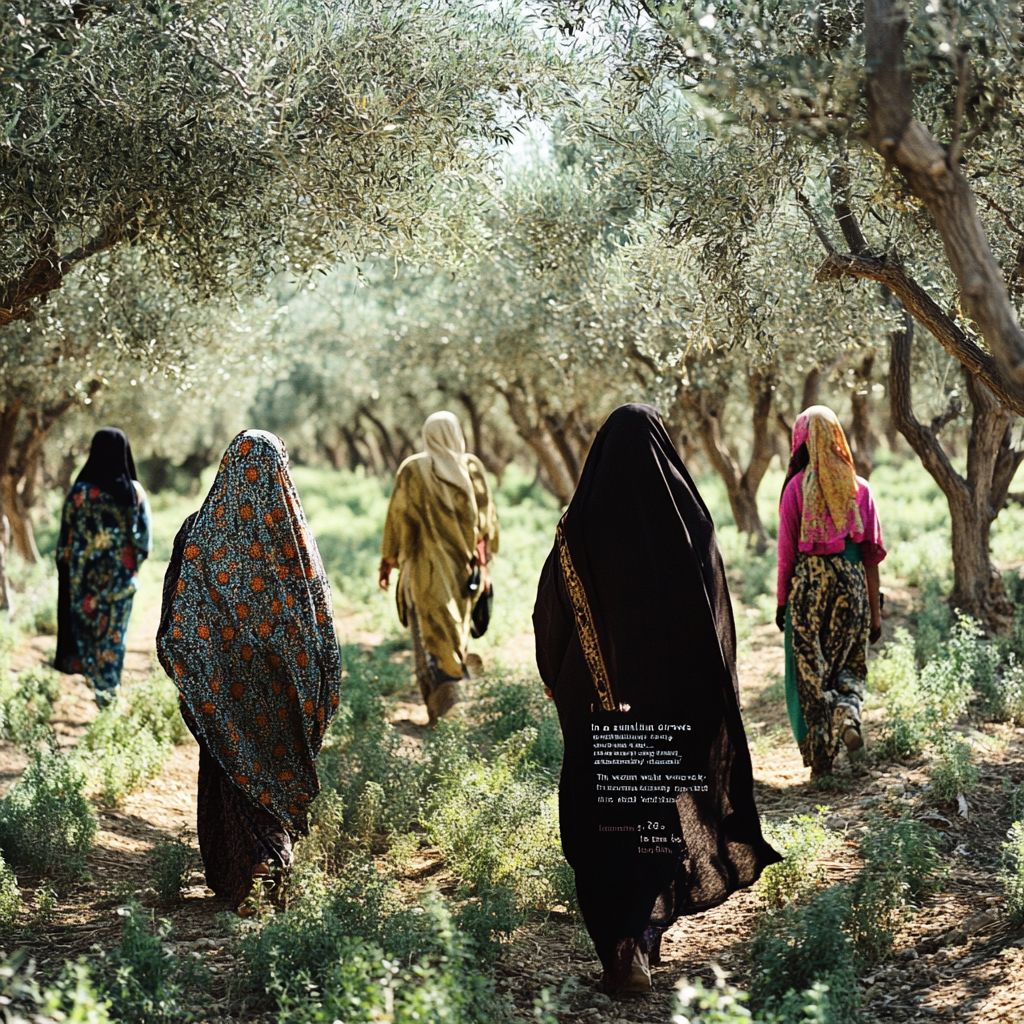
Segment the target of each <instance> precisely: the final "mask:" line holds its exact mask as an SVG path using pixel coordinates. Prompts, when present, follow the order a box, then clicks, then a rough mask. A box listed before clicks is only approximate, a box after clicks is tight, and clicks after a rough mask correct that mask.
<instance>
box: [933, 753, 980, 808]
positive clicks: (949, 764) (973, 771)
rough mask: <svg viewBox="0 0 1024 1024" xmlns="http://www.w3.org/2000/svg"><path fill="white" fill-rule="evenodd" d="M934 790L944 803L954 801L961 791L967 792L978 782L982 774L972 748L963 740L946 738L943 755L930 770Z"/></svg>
mask: <svg viewBox="0 0 1024 1024" xmlns="http://www.w3.org/2000/svg"><path fill="white" fill-rule="evenodd" d="M928 777H929V778H930V779H931V782H932V791H933V792H934V793H935V796H936V798H937V799H939V800H941V801H942V802H943V803H949V804H951V803H953V802H954V801H955V800H956V798H957V796H958V795H959V794H961V793H963V794H967V793H969V792H970V791H971V790H972V789H974V787H975V786H976V785H977V784H978V780H979V779H980V778H981V774H980V773H979V771H978V769H977V768H976V767H975V766H974V764H973V763H972V758H971V748H970V747H969V746H968V745H967V744H966V743H964V742H963V741H962V740H946V741H945V742H944V743H943V744H942V756H941V757H940V759H939V761H938V763H937V764H936V765H935V767H933V768H932V769H931V771H929V772H928Z"/></svg>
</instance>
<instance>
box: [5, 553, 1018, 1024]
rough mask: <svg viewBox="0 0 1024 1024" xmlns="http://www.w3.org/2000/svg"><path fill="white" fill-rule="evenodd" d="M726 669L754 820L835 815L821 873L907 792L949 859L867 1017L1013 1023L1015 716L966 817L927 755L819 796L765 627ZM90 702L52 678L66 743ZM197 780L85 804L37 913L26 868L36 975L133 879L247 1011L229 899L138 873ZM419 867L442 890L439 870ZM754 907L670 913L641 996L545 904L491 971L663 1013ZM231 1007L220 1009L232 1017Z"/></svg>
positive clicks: (74, 946)
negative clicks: (61, 883)
mask: <svg viewBox="0 0 1024 1024" xmlns="http://www.w3.org/2000/svg"><path fill="white" fill-rule="evenodd" d="M154 569H156V570H158V571H159V568H158V567H156V566H154ZM154 575H156V573H154ZM896 610H898V609H896ZM138 612H139V615H138V617H137V618H136V619H135V621H133V623H132V629H131V631H130V633H129V658H128V662H127V671H126V679H127V685H131V681H132V680H133V679H137V678H140V677H144V676H146V675H148V674H149V671H150V664H151V656H152V640H151V639H149V638H151V637H152V636H153V634H154V632H155V626H156V619H157V611H156V604H155V602H149V603H148V604H142V605H140V607H139V609H138ZM889 628H891V627H889V626H887V632H888V631H889ZM339 629H341V630H342V631H343V633H344V635H345V636H346V639H347V640H349V641H352V640H356V639H358V641H359V642H364V643H369V644H372V643H375V642H379V641H380V639H382V638H378V637H377V636H376V635H374V634H372V633H368V632H367V633H364V632H363V631H362V630H361V626H360V623H359V621H358V619H356V618H353V617H346V618H345V619H344V621H343V623H342V622H339ZM52 649H53V639H52V638H48V637H37V638H33V639H32V640H30V641H28V642H26V643H25V644H24V645H23V646H22V647H21V649H19V651H18V652H16V658H15V663H14V664H15V667H18V668H21V667H25V666H27V665H29V664H39V663H43V662H44V661H45V660H46V659H47V657H52ZM524 651H525V652H527V654H526V655H524V654H523V653H522V652H524ZM529 651H530V645H529V644H528V643H527V642H526V641H525V639H524V638H515V640H513V641H512V642H510V644H509V651H508V654H507V657H508V661H510V662H518V661H519V660H522V659H523V658H524V657H527V656H528V654H529ZM398 657H401V655H398ZM739 669H740V681H741V692H742V699H743V704H744V714H745V718H746V722H747V729H748V734H749V735H750V737H751V754H752V758H753V763H754V772H755V780H756V792H757V800H758V806H759V808H760V809H761V812H762V814H763V815H764V817H765V818H766V819H768V820H783V819H785V818H787V817H789V816H790V815H793V814H804V813H813V812H814V811H815V810H816V808H818V807H820V806H821V805H828V807H829V808H830V812H831V815H832V817H830V818H829V821H830V823H831V824H832V825H833V826H834V827H835V829H836V830H838V831H841V832H843V833H844V834H845V836H846V837H847V838H846V841H845V843H843V844H842V845H841V846H840V847H839V849H838V851H837V852H836V853H835V854H834V855H832V860H830V861H829V862H828V863H827V864H826V865H825V867H826V869H827V871H828V875H829V879H830V880H835V881H839V880H842V879H847V878H850V877H852V875H853V874H854V873H855V872H856V870H857V866H858V864H857V858H856V850H857V842H856V837H857V834H858V831H859V830H860V829H862V828H863V826H864V824H865V822H866V820H867V815H868V814H869V813H870V812H871V811H872V810H873V809H875V808H878V807H881V806H883V805H890V806H892V807H894V808H895V809H901V808H904V807H905V808H907V809H909V810H911V811H912V812H913V813H914V814H915V815H916V816H919V817H920V816H922V815H927V816H928V817H927V820H929V822H930V823H931V824H933V825H935V826H937V827H938V828H939V830H940V831H941V832H942V833H943V843H944V848H943V853H944V854H946V855H947V856H948V857H949V858H950V859H951V862H952V873H951V878H950V882H949V884H948V885H947V886H946V887H945V889H944V891H943V892H942V893H941V894H940V895H938V896H936V897H935V898H934V899H932V900H930V901H928V903H927V905H926V907H925V908H924V909H923V910H922V912H921V913H919V914H917V915H916V916H915V917H914V918H913V919H912V921H911V922H910V924H909V925H908V927H907V929H906V930H905V932H904V933H903V934H902V935H900V936H899V938H898V939H897V948H896V951H895V953H894V955H893V956H892V957H891V958H890V959H889V960H888V961H886V962H885V963H884V964H883V965H881V966H880V967H879V968H878V969H877V970H876V971H875V972H874V973H873V974H871V975H869V976H868V977H866V978H864V979H863V982H862V984H863V989H864V998H865V1001H866V1005H865V1011H864V1016H865V1020H867V1021H871V1022H889V1021H898V1022H904V1021H930V1020H946V1021H960V1022H965V1024H966V1022H976V1024H1020V1022H1021V1021H1022V1020H1024V938H1022V937H1021V934H1020V933H1019V932H1018V933H1016V934H1011V932H1010V930H1009V929H1008V927H1007V926H1006V925H1005V924H1004V923H1003V922H1002V919H1001V918H1000V917H999V915H998V910H999V907H1000V904H1001V902H1002V892H1001V887H1000V885H999V883H998V881H997V879H996V875H995V872H996V870H997V866H998V858H999V853H1000V846H1001V843H1002V840H1003V838H1004V836H1005V833H1006V829H1007V828H1008V827H1009V820H1008V815H1009V808H1008V806H1007V797H1006V794H1005V791H1004V790H1005V785H1006V780H1010V781H1012V783H1014V784H1017V783H1020V782H1021V781H1022V777H1024V764H1022V754H1024V729H1018V730H1013V729H1011V728H1008V727H1000V726H986V727H985V729H984V733H985V735H987V736H988V737H989V738H990V740H991V742H990V744H989V746H988V749H987V752H986V753H985V754H984V756H983V757H979V761H980V767H981V769H982V771H983V778H982V782H981V784H980V785H979V787H978V789H977V790H975V791H974V793H973V794H972V798H971V803H972V813H971V820H970V821H964V820H963V819H961V818H959V817H957V816H956V814H955V813H954V812H953V811H952V810H951V809H949V808H936V807H935V806H934V805H933V804H931V803H929V797H928V794H927V792H925V791H924V790H923V789H922V787H923V786H924V784H925V782H926V781H927V780H926V776H925V773H924V770H923V769H924V763H923V762H920V763H908V764H904V765H897V766H877V765H871V766H869V767H870V768H871V769H872V770H871V771H870V772H869V773H866V774H864V775H862V776H858V777H853V776H852V775H850V774H849V772H848V769H846V770H845V772H846V773H845V774H843V775H841V778H840V788H839V789H838V790H836V791H833V792H828V793H825V792H822V791H820V790H818V789H815V788H812V787H811V785H810V783H809V779H808V772H807V770H806V769H804V768H803V766H802V764H801V761H800V757H799V753H798V752H797V750H796V747H795V745H794V744H793V741H792V738H791V736H790V734H789V731H788V723H787V719H786V711H785V701H784V697H783V695H782V693H781V687H780V683H779V680H780V678H781V674H782V648H781V643H780V640H779V636H778V633H777V632H776V631H775V629H774V627H773V626H762V627H757V628H756V629H755V630H754V634H753V636H752V638H751V640H750V642H749V643H748V649H747V651H746V653H744V654H743V656H742V657H741V660H740V666H739ZM94 714H95V705H94V704H93V702H92V699H91V693H90V691H89V689H88V687H87V686H86V685H85V684H84V682H83V681H82V680H80V679H77V678H75V677H70V678H69V677H64V695H63V697H62V700H61V702H60V704H59V705H58V708H57V713H56V715H55V719H54V725H55V728H56V729H57V731H58V734H59V735H60V737H61V741H62V742H63V743H73V742H75V740H76V738H77V736H79V735H80V734H81V733H82V731H84V729H85V728H86V727H87V725H88V722H89V721H90V720H91V718H92V717H93V716H94ZM876 717H877V713H876ZM392 719H393V722H394V724H395V727H396V729H398V731H399V732H400V733H401V734H402V735H403V741H404V742H405V743H406V744H409V745H417V746H418V745H419V744H420V743H421V742H422V736H423V732H424V729H425V727H426V713H425V709H424V708H423V707H422V704H421V703H420V701H419V699H418V697H417V695H416V693H415V691H413V690H410V691H408V692H406V693H403V694H399V695H397V696H396V697H395V698H394V704H393V712H392ZM869 723H870V716H869ZM869 738H870V733H869ZM23 764H24V758H23V757H22V755H21V754H20V752H19V751H17V750H16V749H15V748H13V747H11V745H10V744H0V784H4V785H6V784H7V783H9V781H10V780H11V779H12V778H14V777H16V776H17V774H19V773H20V771H21V768H22V766H23ZM196 781H197V756H196V748H195V746H194V745H189V746H182V747H178V748H177V749H176V750H175V751H174V753H173V755H172V757H171V758H170V759H169V761H168V762H167V764H166V765H165V767H164V770H163V772H162V774H161V775H160V777H159V778H158V779H156V780H155V781H154V782H153V783H152V784H151V785H149V786H147V787H146V789H144V790H143V791H141V792H139V793H136V794H134V795H133V796H131V797H130V798H128V800H127V801H126V802H125V805H124V806H123V807H121V808H119V809H118V810H116V811H112V810H110V809H105V808H101V807H98V808H97V813H98V815H99V823H100V832H99V834H98V837H97V841H96V846H95V849H94V852H93V854H92V856H91V857H90V858H89V868H90V871H91V876H92V877H91V880H90V881H87V882H84V883H82V884H80V885H78V886H77V887H75V888H73V889H72V890H71V891H69V892H66V893H64V894H63V895H62V897H61V898H60V900H59V904H58V906H57V909H56V911H55V912H54V913H52V915H50V916H49V918H46V917H45V916H40V915H39V914H38V913H37V911H36V910H35V909H33V908H34V907H36V906H37V905H38V900H37V896H38V892H37V890H38V889H40V888H41V885H40V881H39V880H38V879H35V878H32V877H30V876H27V875H25V876H21V877H20V878H19V882H20V883H21V885H22V892H23V898H24V901H25V904H26V908H27V909H26V918H33V915H35V919H34V920H32V921H30V922H29V928H28V933H27V937H26V941H25V942H23V943H21V944H24V945H27V946H28V948H29V949H30V950H31V951H32V953H33V955H34V956H35V957H36V958H37V961H38V963H39V964H40V967H41V968H42V969H43V971H44V972H45V971H46V970H47V969H51V970H52V969H55V968H56V967H58V966H59V965H60V964H61V963H63V962H64V961H65V960H67V959H69V958H74V957H77V956H79V955H82V954H85V953H87V952H88V951H89V950H90V948H91V947H92V946H93V945H94V944H97V943H98V944H100V945H102V946H106V947H109V946H111V945H113V944H114V943H115V942H116V941H117V939H118V936H119V924H120V918H119V916H118V914H117V908H118V907H119V906H122V905H123V903H124V901H125V899H126V898H127V897H128V896H129V895H131V894H134V895H135V896H137V897H138V898H140V899H141V900H142V901H143V902H144V903H145V904H147V905H149V906H152V907H154V910H155V913H156V915H157V916H160V917H162V916H166V917H168V918H170V919H171V920H172V921H173V924H174V929H175V936H174V941H175V942H176V943H177V949H178V950H179V951H180V952H189V953H198V954H201V955H202V956H203V957H204V959H205V961H206V963H207V965H208V966H209V967H210V970H211V972H212V979H211V984H210V986H209V989H208V993H207V996H206V1004H205V1005H204V1012H205V1014H206V1020H208V1021H209V1022H211V1024H213V1022H217V1021H224V1022H225V1024H226V1022H227V1021H228V1020H232V1021H240V1020H245V1019H251V1018H247V1017H246V1015H245V1012H244V1008H240V1007H239V1005H238V1004H237V1003H236V1002H232V1001H231V999H230V998H229V997H230V993H229V980H230V978H231V977H232V976H233V974H234V969H235V962H234V959H233V954H232V948H233V940H232V939H231V935H230V924H229V923H228V922H229V921H230V918H231V915H229V914H223V912H224V911H228V910H230V909H231V908H230V907H228V905H227V904H226V903H225V902H223V901H220V900H217V899H216V898H214V897H213V895H212V893H211V892H210V890H208V889H206V888H205V886H204V885H203V884H202V878H201V875H199V874H198V873H197V874H196V875H195V876H194V881H195V885H194V886H193V887H192V888H191V889H190V890H189V891H188V892H187V893H186V895H185V897H184V899H182V900H181V901H179V902H177V903H174V904H172V905H168V906H159V905H157V904H156V903H155V893H154V892H153V890H152V889H149V888H148V879H149V873H150V872H149V865H148V862H147V858H148V856H149V853H150V851H151V850H152V848H153V846H154V845H155V844H156V843H157V842H158V841H159V840H160V839H161V838H164V837H173V836H175V835H177V834H179V832H180V830H181V829H182V828H183V827H184V828H187V829H192V828H194V823H195V793H196ZM435 859H436V854H434V853H432V851H429V850H427V851H421V853H420V855H419V856H418V857H417V859H416V861H415V862H414V864H413V866H412V868H411V869H410V874H411V875H418V876H420V877H422V874H423V866H424V865H425V864H427V865H429V864H430V863H431V862H432V861H433V860H435ZM197 866H201V865H198V864H197ZM431 877H432V880H433V881H434V882H435V883H436V884H439V885H441V886H442V888H443V887H444V884H445V879H444V877H443V874H433V875H432V876H431ZM757 911H758V896H757V895H756V894H755V893H753V892H749V891H748V892H742V893H740V894H738V895H737V896H735V897H733V898H732V899H730V900H729V901H728V902H727V903H725V904H724V905H723V906H721V907H718V908H716V909H715V910H712V911H709V912H707V913H705V914H703V915H700V916H699V917H694V918H685V919H683V920H681V921H679V922H678V923H677V924H676V925H675V926H674V927H673V928H672V929H670V930H669V932H667V933H666V935H665V939H664V960H663V964H662V966H661V967H659V968H657V969H656V971H655V993H654V995H653V996H651V997H650V998H647V999H644V1000H637V999H626V1000H621V1001H620V1000H611V999H608V998H607V997H605V996H603V995H601V994H599V993H598V992H597V990H596V988H595V982H596V981H597V980H598V979H599V973H600V971H599V965H598V963H597V961H596V960H594V959H592V958H591V957H590V956H589V955H588V954H587V953H586V952H583V951H582V950H583V948H584V947H583V944H582V943H580V942H579V941H578V937H577V935H576V929H575V927H574V925H573V924H572V923H571V921H569V920H568V919H567V918H566V917H564V916H562V915H558V914H553V915H552V916H551V917H550V918H549V920H548V921H547V922H543V923H534V924H531V925H529V926H528V927H525V928H522V929H520V931H519V932H518V933H517V935H516V937H515V940H514V941H513V943H511V944H510V946H509V947H508V949H507V950H506V952H505V953H504V954H503V955H502V958H501V961H500V964H499V971H498V973H499V984H500V986H501V988H502V990H503V991H506V992H507V993H508V994H509V995H510V996H511V997H512V998H513V1000H514V1001H515V1004H516V1006H517V1008H518V1010H519V1012H520V1014H521V1016H522V1018H523V1019H524V1021H525V1020H526V1019H530V1020H532V1019H534V999H535V998H536V997H537V995H538V993H539V992H540V990H542V989H545V988H547V989H554V990H557V989H559V988H561V987H563V986H564V985H565V984H566V980H567V979H570V981H571V979H576V980H575V986H576V994H575V995H572V996H570V1004H569V1005H570V1006H571V1010H570V1011H568V1012H564V1013H561V1014H559V1019H560V1020H561V1021H562V1022H563V1024H568V1022H588V1024H590V1022H597V1024H603V1022H613V1024H614V1022H628V1024H634V1022H635V1024H640V1022H644V1024H647V1022H651V1024H653V1022H659V1024H664V1022H667V1021H668V1020H669V1019H670V1005H671V994H672V990H673V986H674V985H675V983H676V981H677V980H678V979H680V978H681V977H689V978H696V977H701V978H703V979H704V980H705V981H706V982H708V983H710V982H712V981H713V980H714V975H713V972H712V966H711V965H712V964H718V965H721V967H723V968H724V969H725V970H727V971H729V972H730V973H731V975H732V981H733V982H734V983H736V984H738V985H740V986H742V987H746V986H747V985H748V983H749V977H748V972H749V966H748V963H747V961H746V959H745V952H744V949H745V944H746V943H747V941H748V939H749V936H750V933H751V926H752V922H753V920H754V917H755V915H756V913H757ZM992 911H995V913H992ZM222 915H223V916H222ZM979 921H980V922H981V923H979ZM8 952H10V950H8ZM229 1007H230V1010H231V1013H232V1016H228V1015H227V1010H228V1008H229Z"/></svg>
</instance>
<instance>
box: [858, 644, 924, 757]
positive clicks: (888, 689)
mask: <svg viewBox="0 0 1024 1024" xmlns="http://www.w3.org/2000/svg"><path fill="white" fill-rule="evenodd" d="M867 685H868V693H869V694H872V695H874V694H880V695H882V696H884V698H885V700H884V704H885V707H886V711H887V714H886V718H885V721H884V722H883V723H882V726H881V729H880V730H879V736H878V739H877V741H876V742H875V753H876V754H877V755H878V756H879V757H882V758H886V759H889V758H896V759H899V758H904V757H911V756H913V755H914V754H918V753H920V752H921V751H922V750H923V749H924V745H925V743H926V742H927V739H928V723H927V720H926V719H925V717H924V714H923V704H922V695H921V686H920V680H919V677H918V671H917V663H916V660H915V654H914V639H913V637H911V635H910V634H909V633H908V632H907V631H906V630H905V629H902V628H900V629H897V630H896V636H895V638H894V639H893V640H892V641H891V642H890V643H888V644H886V645H885V647H884V648H883V649H882V651H881V653H880V654H879V655H878V657H877V658H875V659H874V660H873V661H872V662H871V664H870V665H869V666H868V680H867Z"/></svg>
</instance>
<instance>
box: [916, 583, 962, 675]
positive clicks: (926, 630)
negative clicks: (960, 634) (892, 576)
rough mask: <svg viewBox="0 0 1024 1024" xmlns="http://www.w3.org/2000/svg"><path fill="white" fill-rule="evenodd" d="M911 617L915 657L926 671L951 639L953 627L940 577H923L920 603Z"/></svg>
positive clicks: (919, 597)
mask: <svg viewBox="0 0 1024 1024" xmlns="http://www.w3.org/2000/svg"><path fill="white" fill-rule="evenodd" d="M908 617H909V619H910V624H911V626H912V628H913V632H914V656H915V657H916V659H917V664H918V665H920V666H922V667H923V666H924V665H926V664H927V663H928V662H929V661H931V660H932V659H934V658H935V656H936V655H937V654H938V653H939V650H940V649H941V647H942V645H943V644H944V643H945V642H946V641H947V640H948V639H949V634H950V626H951V624H952V613H951V612H950V610H949V605H947V604H946V600H945V597H944V595H943V593H942V581H941V580H940V579H939V577H938V576H936V575H934V574H932V573H929V574H927V575H924V576H922V578H921V582H920V591H919V593H918V598H917V602H916V604H915V607H914V609H913V611H911V613H910V615H909V616H908Z"/></svg>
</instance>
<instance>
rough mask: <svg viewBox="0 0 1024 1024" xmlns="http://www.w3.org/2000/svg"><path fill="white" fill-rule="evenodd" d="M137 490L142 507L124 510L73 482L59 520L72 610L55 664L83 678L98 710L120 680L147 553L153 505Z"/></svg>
mask: <svg viewBox="0 0 1024 1024" xmlns="http://www.w3.org/2000/svg"><path fill="white" fill-rule="evenodd" d="M136 488H137V491H138V496H139V502H138V504H136V505H132V506H126V505H122V504H119V503H118V502H115V501H114V500H113V499H112V498H111V497H110V495H108V494H106V493H104V492H103V491H101V490H100V489H99V488H98V487H96V486H94V485H93V484H90V483H87V482H84V481H83V482H79V483H76V484H75V485H74V486H73V487H72V488H71V490H70V491H69V492H68V496H67V500H66V501H65V502H64V511H63V513H62V515H61V524H60V536H59V538H58V541H57V566H58V569H59V570H61V571H62V574H63V573H66V574H67V587H68V608H67V609H66V617H65V616H63V615H62V616H61V620H62V621H60V623H59V626H60V634H61V635H60V636H58V643H57V666H56V667H57V668H58V669H59V670H60V671H61V672H80V673H82V675H84V676H86V677H87V678H88V679H89V680H90V681H91V682H92V684H93V686H94V688H95V690H96V700H97V703H99V704H100V705H101V706H104V705H106V704H107V703H109V702H110V700H111V699H112V697H113V696H114V693H115V692H116V690H117V686H118V684H119V683H120V682H121V669H122V667H123V665H124V640H125V633H126V632H127V629H128V620H129V619H130V617H131V614H132V598H133V597H134V596H135V591H136V589H137V587H138V571H139V566H140V565H141V564H142V562H143V561H144V560H145V559H146V557H147V556H148V555H149V547H150V514H149V501H148V499H147V498H146V495H145V491H143V489H142V487H141V486H140V485H138V484H136Z"/></svg>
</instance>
